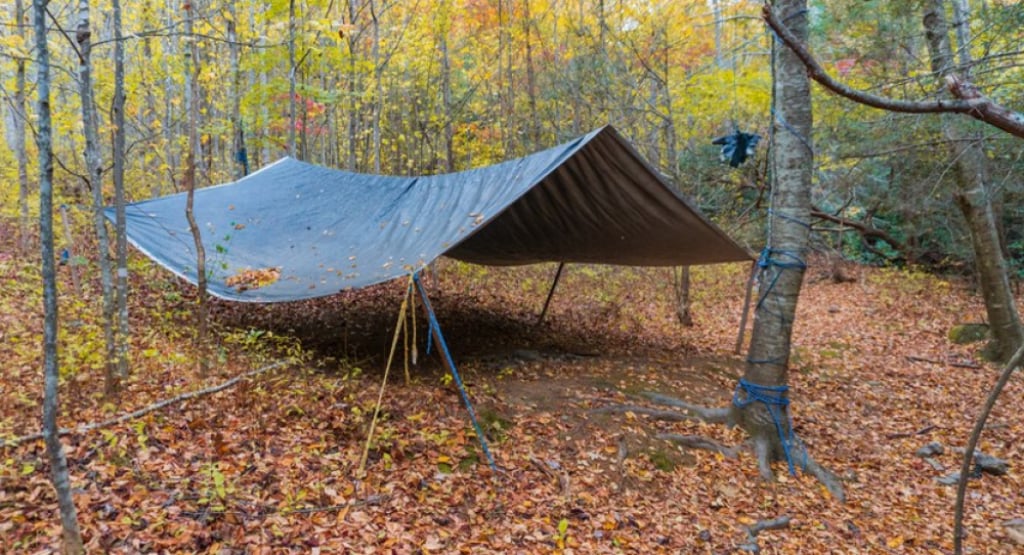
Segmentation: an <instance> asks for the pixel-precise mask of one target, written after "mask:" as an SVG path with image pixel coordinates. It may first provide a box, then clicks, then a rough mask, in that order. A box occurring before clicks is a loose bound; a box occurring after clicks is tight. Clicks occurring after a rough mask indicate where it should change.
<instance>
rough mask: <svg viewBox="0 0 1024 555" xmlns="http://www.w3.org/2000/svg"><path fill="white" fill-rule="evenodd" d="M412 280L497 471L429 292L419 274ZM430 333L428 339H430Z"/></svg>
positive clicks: (492, 467)
mask: <svg viewBox="0 0 1024 555" xmlns="http://www.w3.org/2000/svg"><path fill="white" fill-rule="evenodd" d="M412 279H413V281H414V282H416V288H417V289H419V292H420V297H421V298H422V299H423V307H424V308H425V309H427V317H428V320H429V326H430V331H431V332H433V333H436V334H437V350H438V351H440V352H441V356H443V357H444V359H445V361H446V362H447V363H448V368H450V369H451V371H452V377H454V378H455V385H456V386H458V388H459V395H461V396H462V401H463V402H464V403H465V404H466V410H467V411H468V412H469V420H470V421H471V422H472V423H473V430H475V431H476V437H477V439H478V440H480V447H481V448H482V449H483V451H484V455H485V456H486V457H487V464H488V465H489V466H490V467H491V470H494V471H497V470H498V467H497V465H495V464H494V457H493V456H491V450H490V449H489V448H488V447H487V438H485V437H484V431H483V429H482V428H480V423H479V422H478V421H477V419H476V411H474V410H473V404H472V403H471V402H470V401H469V395H468V394H467V393H466V387H465V386H464V385H463V384H462V378H461V377H460V376H459V371H458V370H457V369H456V368H455V361H454V360H452V355H451V353H450V352H449V351H448V344H447V343H446V342H445V340H444V335H443V334H442V333H441V325H440V324H439V323H438V322H437V316H435V315H434V309H433V307H431V306H430V299H429V298H427V290H426V289H425V288H424V287H423V283H422V282H421V281H420V275H419V273H418V272H417V273H414V274H413V275H412ZM430 335H431V334H430V333H428V334H427V337H430Z"/></svg>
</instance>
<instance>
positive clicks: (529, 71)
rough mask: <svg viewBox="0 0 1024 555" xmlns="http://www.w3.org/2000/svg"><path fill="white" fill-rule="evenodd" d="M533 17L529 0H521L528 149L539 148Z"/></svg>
mask: <svg viewBox="0 0 1024 555" xmlns="http://www.w3.org/2000/svg"><path fill="white" fill-rule="evenodd" d="M532 28H533V19H532V17H531V15H530V0H523V41H524V42H525V48H526V52H525V56H526V60H525V61H526V98H527V103H528V105H529V107H530V150H531V151H533V150H540V148H541V145H540V116H539V114H538V113H537V77H536V72H535V71H534V68H533V39H532V38H531V37H530V31H531V30H532Z"/></svg>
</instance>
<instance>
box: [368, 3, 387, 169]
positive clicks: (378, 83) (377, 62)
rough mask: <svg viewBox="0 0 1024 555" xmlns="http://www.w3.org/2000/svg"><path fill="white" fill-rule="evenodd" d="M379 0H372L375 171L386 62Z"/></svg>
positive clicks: (379, 157)
mask: <svg viewBox="0 0 1024 555" xmlns="http://www.w3.org/2000/svg"><path fill="white" fill-rule="evenodd" d="M377 8H378V7H377V1H376V0H370V19H371V21H372V22H373V46H372V55H373V91H374V93H373V123H372V124H373V173H376V174H379V173H380V167H381V156H382V153H381V136H380V120H381V118H382V117H383V112H384V62H383V61H382V57H381V54H380V19H379V14H378V10H377Z"/></svg>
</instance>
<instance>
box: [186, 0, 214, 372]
mask: <svg viewBox="0 0 1024 555" xmlns="http://www.w3.org/2000/svg"><path fill="white" fill-rule="evenodd" d="M193 1H195V0H193ZM195 9H196V6H195V4H185V6H184V10H185V37H186V40H188V48H187V49H186V50H185V112H186V113H187V114H188V150H187V152H186V153H185V189H186V190H187V191H188V196H187V198H186V200H185V217H186V218H187V219H188V227H189V230H190V231H191V232H192V241H193V244H194V245H195V248H196V286H197V288H198V295H199V299H198V306H197V307H196V348H197V349H198V350H199V372H200V374H202V375H204V376H205V375H206V374H207V372H208V371H209V366H210V361H209V357H208V356H207V352H206V351H207V349H206V342H207V340H208V338H207V337H206V335H207V327H208V323H207V320H208V316H207V293H206V249H204V248H203V239H202V234H201V232H200V230H199V224H197V223H196V218H195V212H194V211H193V208H194V201H195V191H196V150H197V149H198V148H199V144H198V143H199V141H198V140H197V137H196V127H197V126H198V124H199V122H198V120H199V116H198V113H197V112H198V107H197V105H196V101H197V97H198V96H199V95H198V94H197V91H196V89H197V88H198V87H199V85H198V82H199V56H198V47H197V46H196V40H195V37H194V36H193V34H192V19H193V17H194V10H195Z"/></svg>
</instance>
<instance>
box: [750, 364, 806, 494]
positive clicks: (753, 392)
mask: <svg viewBox="0 0 1024 555" xmlns="http://www.w3.org/2000/svg"><path fill="white" fill-rule="evenodd" d="M740 390H743V394H744V396H743V398H742V399H741V398H740ZM788 391H789V386H787V385H759V384H756V383H751V382H748V381H747V380H745V379H743V378H740V381H739V384H737V385H736V391H735V392H733V395H732V403H733V404H734V405H736V407H737V408H741V409H742V408H744V407H747V406H749V405H751V404H753V403H764V405H765V407H766V408H767V409H768V414H770V415H771V417H772V422H774V423H775V430H776V432H778V434H779V442H780V443H782V451H783V453H785V455H786V464H788V465H789V473H790V474H791V475H793V476H796V466H795V465H794V464H793V453H792V449H793V448H794V447H796V446H798V445H799V444H800V439H799V438H797V437H796V432H794V431H793V420H792V419H791V418H790V417H789V413H788V412H787V410H786V407H788V406H789V398H788V397H786V393H787V392H788ZM779 411H782V413H783V414H785V417H786V422H787V424H788V425H789V426H788V433H787V429H786V428H784V427H783V426H782V419H781V418H779ZM803 467H804V469H806V468H807V452H806V451H804V462H803Z"/></svg>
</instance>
